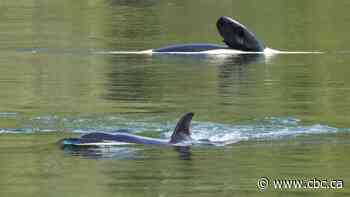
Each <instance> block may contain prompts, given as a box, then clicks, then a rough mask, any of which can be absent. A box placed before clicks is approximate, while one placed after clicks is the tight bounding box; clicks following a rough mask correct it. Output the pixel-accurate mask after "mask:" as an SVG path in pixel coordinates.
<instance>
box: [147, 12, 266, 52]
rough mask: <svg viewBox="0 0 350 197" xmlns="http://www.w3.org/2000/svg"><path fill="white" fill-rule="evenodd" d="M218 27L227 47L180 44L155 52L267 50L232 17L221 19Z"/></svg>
mask: <svg viewBox="0 0 350 197" xmlns="http://www.w3.org/2000/svg"><path fill="white" fill-rule="evenodd" d="M216 27H217V29H218V31H219V34H220V35H221V36H222V37H223V38H224V40H223V42H224V43H225V44H226V45H227V46H225V45H218V44H207V43H193V44H179V45H171V46H167V47H163V48H158V49H153V52H202V51H208V50H215V49H235V50H240V51H251V52H261V51H264V49H265V46H264V44H262V43H261V42H260V41H259V40H258V39H257V38H256V36H255V34H254V33H252V32H251V31H249V30H248V29H247V28H246V27H245V26H244V25H242V24H240V23H239V22H238V21H235V20H233V19H231V18H230V17H226V16H222V17H220V18H219V19H218V21H217V22H216Z"/></svg>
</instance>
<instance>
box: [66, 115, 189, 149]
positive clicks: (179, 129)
mask: <svg viewBox="0 0 350 197" xmlns="http://www.w3.org/2000/svg"><path fill="white" fill-rule="evenodd" d="M193 115H194V113H192V112H189V113H186V114H184V115H183V116H182V118H181V119H180V120H179V121H178V123H177V125H176V127H175V130H174V132H173V134H172V136H171V138H170V140H164V139H157V138H150V137H143V136H139V135H134V134H129V133H124V132H117V133H113V134H110V133H103V132H93V133H89V134H86V135H83V136H81V137H80V138H66V139H63V140H62V141H63V142H62V143H63V145H82V144H87V143H101V142H124V143H134V144H148V145H173V144H177V143H181V142H184V141H190V140H191V132H190V125H191V120H192V117H193Z"/></svg>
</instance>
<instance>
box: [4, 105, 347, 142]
mask: <svg viewBox="0 0 350 197" xmlns="http://www.w3.org/2000/svg"><path fill="white" fill-rule="evenodd" d="M3 116H4V117H13V116H15V117H17V116H18V114H15V113H6V112H3V113H0V118H3ZM19 119H21V118H19ZM175 124H176V122H174V121H172V122H167V123H161V122H159V121H157V118H155V119H153V118H151V119H141V120H140V119H139V120H134V119H128V118H125V117H118V116H99V117H93V116H90V117H78V118H77V117H61V116H57V115H54V116H38V117H33V118H30V119H29V120H27V121H25V122H24V123H23V127H19V128H0V133H35V132H60V131H68V132H73V133H81V134H83V133H90V132H110V133H114V132H116V131H118V132H129V133H134V134H141V135H151V136H153V137H160V138H164V139H169V138H170V136H171V134H172V132H173V130H174V127H175ZM191 131H192V138H193V143H195V144H210V145H217V146H222V145H227V144H233V143H237V142H240V141H246V140H256V139H278V138H286V137H294V136H297V135H307V134H321V133H335V132H347V131H350V129H343V128H342V129H340V128H336V127H331V126H328V125H323V124H319V123H317V124H311V125H307V124H305V123H303V121H302V120H300V119H297V118H293V117H266V118H263V119H257V120H253V121H250V122H246V123H240V124H220V123H213V122H200V121H194V122H192V126H191Z"/></svg>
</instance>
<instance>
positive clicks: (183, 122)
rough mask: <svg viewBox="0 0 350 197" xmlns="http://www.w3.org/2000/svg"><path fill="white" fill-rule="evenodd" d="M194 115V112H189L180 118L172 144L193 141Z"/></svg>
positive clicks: (172, 137)
mask: <svg viewBox="0 0 350 197" xmlns="http://www.w3.org/2000/svg"><path fill="white" fill-rule="evenodd" d="M193 115H194V113H193V112H188V113H186V114H185V115H183V116H182V117H181V118H180V120H179V121H178V122H177V125H176V127H175V130H174V132H173V134H172V135H171V139H170V143H173V144H176V143H179V142H181V141H186V140H190V139H191V132H190V126H191V120H192V117H193Z"/></svg>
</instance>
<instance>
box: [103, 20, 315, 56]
mask: <svg viewBox="0 0 350 197" xmlns="http://www.w3.org/2000/svg"><path fill="white" fill-rule="evenodd" d="M216 27H217V29H218V32H219V34H220V35H221V36H222V38H223V42H224V43H225V45H219V44H210V43H189V44H175V45H170V46H166V47H161V48H156V49H148V50H143V51H110V52H98V53H102V54H121V55H123V54H125V55H126V54H146V55H153V54H173V55H196V54H199V55H201V54H204V55H237V54H238V55H239V54H261V55H273V54H311V53H322V52H318V51H281V50H275V49H271V48H267V47H266V46H265V45H264V44H263V43H262V42H261V41H259V40H258V39H257V37H256V36H255V34H254V33H253V32H251V31H249V30H248V28H247V27H245V26H244V25H242V24H241V23H240V22H238V21H236V20H234V19H232V18H230V17H226V16H222V17H220V18H219V19H218V20H217V22H216Z"/></svg>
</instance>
